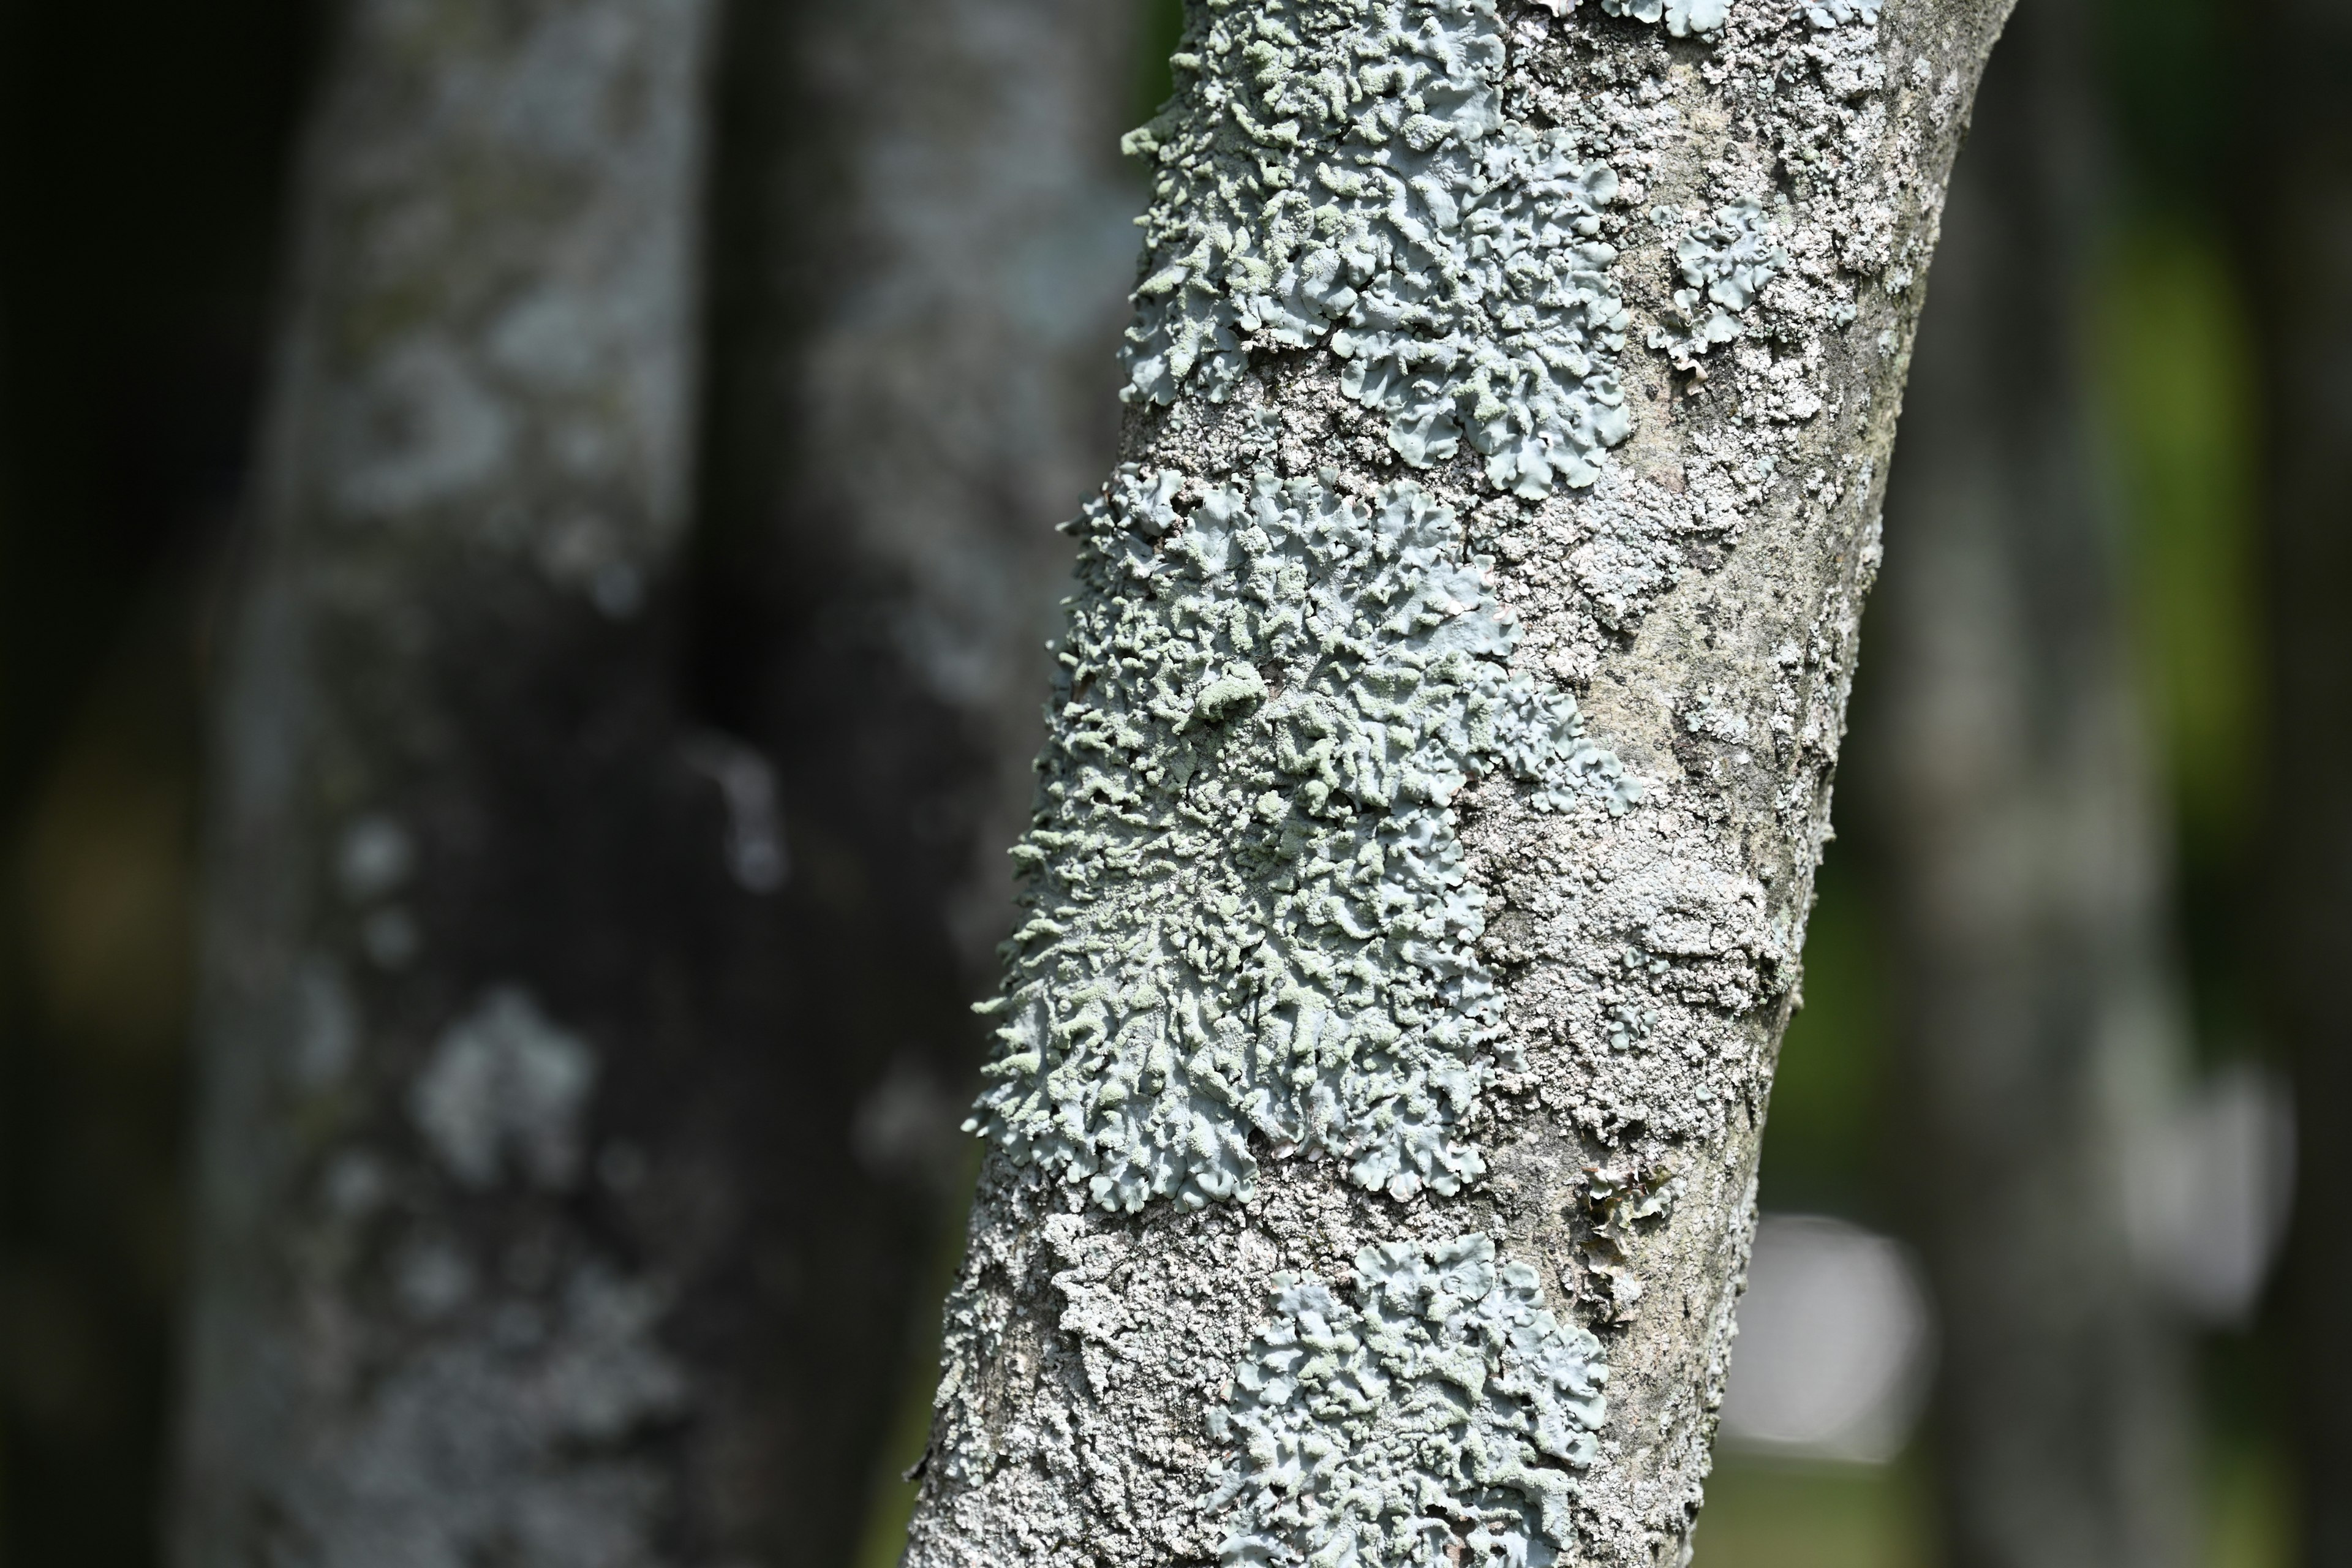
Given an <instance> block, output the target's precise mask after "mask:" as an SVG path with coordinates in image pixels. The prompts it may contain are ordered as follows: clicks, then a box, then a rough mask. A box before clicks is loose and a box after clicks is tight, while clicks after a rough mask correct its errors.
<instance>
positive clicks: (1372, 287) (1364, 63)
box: [908, 0, 2006, 1568]
mask: <svg viewBox="0 0 2352 1568" xmlns="http://www.w3.org/2000/svg"><path fill="white" fill-rule="evenodd" d="M2005 9H2006V7H2005V5H2000V4H1998V3H1992V0H1987V3H1967V0H1947V3H1938V0H1891V3H1889V4H1887V5H1885V6H1884V7H1883V8H1882V6H1881V5H1879V4H1877V3H1875V0H1819V3H1816V4H1810V5H1798V4H1787V3H1768V0H1735V3H1733V4H1731V5H1728V6H1725V5H1721V4H1717V3H1715V0H1603V4H1602V5H1600V6H1597V7H1586V8H1583V9H1581V10H1580V9H1577V8H1576V7H1574V6H1572V5H1568V4H1566V3H1565V0H1561V3H1559V4H1558V5H1547V6H1546V7H1544V8H1541V9H1538V8H1537V7H1535V6H1532V5H1521V4H1509V5H1497V4H1496V3H1495V0H1378V3H1375V4H1361V5H1360V4H1342V3H1339V0H1331V3H1328V4H1327V3H1322V0H1315V3H1300V4H1285V5H1275V4H1271V3H1249V0H1202V3H1199V4H1196V5H1193V6H1192V9H1191V12H1190V17H1189V27H1188V31H1187V34H1186V37H1185V41H1184V49H1183V52H1182V53H1181V54H1180V55H1179V56H1178V57H1177V63H1178V66H1179V76H1178V81H1179V91H1178V97H1177V100H1176V101H1175V103H1174V104H1173V105H1172V106H1171V110H1169V111H1168V112H1166V113H1164V114H1163V115H1162V116H1161V117H1160V119H1159V120H1157V121H1154V122H1153V123H1152V125H1151V126H1150V127H1149V128H1148V129H1147V130H1146V131H1144V132H1139V133H1138V135H1137V136H1136V137H1135V138H1134V145H1135V147H1136V149H1137V150H1138V151H1139V153H1143V154H1145V155H1147V156H1148V157H1149V158H1150V159H1151V161H1152V163H1153V165H1154V168H1155V173H1156V178H1157V186H1156V193H1157V194H1156V197H1155V202H1154V205H1153V208H1152V211H1151V214H1150V217H1149V219H1148V221H1147V227H1146V240H1147V257H1146V260H1145V263H1144V267H1143V268H1142V273H1141V276H1142V278H1143V282H1142V284H1141V285H1140V287H1139V293H1138V299H1139V305H1140V309H1139V316H1138V320H1137V324H1136V326H1135V327H1134V328H1133V329H1131V330H1130V331H1129V355H1128V359H1129V376H1130V379H1129V388H1128V390H1127V393H1126V394H1125V395H1126V397H1127V398H1128V400H1129V414H1128V419H1127V425H1126V428H1125V432H1124V437H1123V442H1122V456H1123V457H1124V458H1125V459H1126V461H1125V462H1124V463H1123V464H1122V466H1121V467H1120V468H1119V469H1118V473H1117V474H1116V475H1115V476H1114V477H1113V479H1112V480H1111V481H1110V483H1109V484H1108V485H1107V486H1106V487H1105V489H1104V491H1103V494H1102V497H1101V499H1099V500H1097V501H1096V502H1094V503H1092V504H1090V505H1089V507H1088V508H1087V511H1086V513H1085V514H1084V515H1083V516H1082V517H1081V518H1080V519H1079V520H1078V521H1076V523H1074V524H1072V525H1071V527H1072V531H1073V532H1074V533H1075V534H1076V537H1077V540H1078V543H1079V552H1080V556H1079V587H1078V592H1077V594H1076V597H1075V598H1074V599H1073V601H1072V602H1071V606H1070V610H1069V619H1068V623H1067V626H1066V631H1065V634H1064V636H1063V637H1062V638H1061V639H1060V642H1059V645H1058V652H1057V659H1058V666H1059V668H1058V669H1057V671H1056V674H1055V687H1054V694H1055V703H1054V709H1053V713H1054V725H1053V732H1052V735H1051V738H1050V740H1049V742H1048V745H1047V750H1046V753H1045V760H1044V762H1043V763H1041V769H1042V781H1043V782H1042V789H1041V794H1040V796H1039V801H1038V805H1037V808H1036V811H1035V814H1034V826H1032V828H1031V830H1030V832H1029V834H1028V836H1027V837H1026V838H1025V839H1024V843H1023V845H1022V847H1020V849H1019V850H1017V851H1016V854H1017V856H1018V858H1020V859H1022V860H1023V861H1024V863H1025V864H1026V865H1027V866H1028V867H1029V868H1031V881H1030V883H1029V886H1028V890H1027V892H1026V894H1025V900H1026V914H1027V921H1026V923H1025V924H1024V926H1023V927H1022V929H1021V930H1020V931H1018V932H1017V933H1016V934H1015V937H1014V939H1013V942H1012V944H1011V946H1010V947H1009V949H1008V968H1007V978H1006V986H1005V993H1004V995H1003V998H1002V999H1001V1000H1000V1001H998V1002H997V1003H995V1004H993V1005H992V1015H993V1016H994V1017H995V1018H996V1020H997V1021H998V1023H999V1025H1000V1034H1001V1036H1002V1039H1003V1044H1002V1047H1001V1049H1000V1051H999V1053H998V1056H997V1058H996V1059H995V1061H994V1062H993V1063H992V1066H991V1068H990V1075H991V1080H992V1081H991V1087H990V1088H989V1089H988V1090H987V1091H986V1093H985V1095H984V1096H983V1100H982V1109H981V1112H980V1115H979V1118H978V1121H979V1123H980V1125H981V1127H982V1131H984V1133H985V1134H986V1136H987V1137H988V1138H989V1140H990V1141H991V1142H992V1145H993V1147H992V1152H991V1154H990V1156H989V1158H988V1161H987V1163H986V1166H985V1169H984V1173H983V1177H982V1191H981V1196H980V1201H979V1205H978V1208H977V1210H976V1213H975V1215H974V1218H973V1221H972V1226H971V1237H970V1243H969V1253H968V1257H967V1259H966V1263H965V1266H964V1270H963V1274H962V1277H961V1280H960V1282H959V1284H958V1286H957V1288H956V1289H955V1292H954V1294H953V1296H952V1297H951V1299H950V1304H949V1309H948V1338H949V1349H948V1356H947V1370H946V1376H945V1380H944V1382H943V1383H942V1384H941V1387H940V1394H939V1414H938V1419H937V1423H936V1425H935V1427H934V1432H933V1438H932V1447H931V1450H930V1452H929V1456H928V1458H927V1459H926V1462H925V1485H924V1496H923V1500H922V1502H921V1504H920V1506H919V1511H918V1514H917V1518H916V1521H915V1523H914V1527H913V1531H912V1539H911V1545H910V1549H909V1553H908V1562H909V1563H912V1564H917V1565H920V1568H934V1565H941V1564H948V1563H959V1564H983V1563H984V1564H989V1565H990V1568H1003V1565H1007V1564H1017V1563H1037V1564H1044V1563H1057V1564H1058V1563H1071V1562H1091V1563H1097V1564H1104V1565H1110V1564H1122V1565H1123V1564H1142V1563H1179V1562H1186V1563H1190V1562H1202V1561H1206V1560H1209V1559H1212V1558H1216V1557H1220V1556H1222V1557H1223V1560H1224V1561H1227V1562H1231V1563H1242V1562H1267V1563H1295V1562H1302V1561H1305V1560H1307V1559H1309V1558H1314V1559H1316V1560H1318V1561H1330V1562H1345V1561H1353V1560H1356V1558H1358V1557H1360V1558H1362V1559H1365V1560H1370V1561H1382V1562H1396V1561H1413V1562H1426V1563H1458V1562H1465V1561H1490V1560H1503V1561H1513V1562H1517V1561H1527V1562H1549V1561H1553V1560H1555V1558H1557V1559H1558V1560H1560V1561H1573V1562H1578V1563H1605V1564H1612V1565H1613V1564H1634V1563H1640V1564H1653V1563H1676V1562H1679V1561H1682V1560H1684V1558H1685V1555H1686V1553H1687V1551H1688V1542H1689V1537H1690V1530H1691V1526H1692V1522H1693V1520H1694V1518H1695V1516H1696V1509H1697V1505H1698V1500H1699V1492H1700V1483H1701V1480H1702V1479H1703V1477H1704V1475H1705V1473H1706V1467H1707V1448H1708V1443H1709V1440H1710V1438H1711V1436H1712V1430H1713V1426H1714V1415H1713V1412H1714V1409H1715V1407H1716V1405H1717V1401H1718V1399H1719V1396H1720V1389H1721V1383H1722V1373H1723V1368H1724V1365H1725V1363H1726V1361H1727V1356H1728V1353H1729V1348H1730V1338H1731V1325H1732V1306H1733V1301H1734V1298H1735V1296H1736V1293H1737V1282H1738V1278H1739V1274H1740V1266H1741V1260H1742V1258H1743V1256H1744V1254H1745V1250H1746V1247H1747V1244H1748V1236H1749V1232H1750V1227H1751V1223H1752V1193H1753V1190H1754V1175H1755V1159H1756V1151H1757V1145H1758V1141H1759V1136H1760V1133H1761V1128H1762V1121H1763V1110H1764V1100H1765V1097H1766V1094H1767V1091H1768V1089H1769V1079H1770V1070H1771V1063H1772V1059H1773V1055H1774V1052H1775V1050H1776V1048H1777V1045H1778V1041H1779V1038H1780V1032H1781V1028H1782V1026H1783V1025H1784V1024H1785V1022H1786V1019H1787V1016H1788V1013H1789V1010H1790V1006H1791V1005H1793V1001H1794V990H1795V981H1796V967H1797V946H1798V942H1799V941H1800V937H1801V931H1802V926H1803V920H1804V915H1805V911H1806V909H1807V907H1808V904H1809V901H1810V898H1811V883H1812V872H1813V868H1814V867H1815V865H1816V863H1817V860H1818V857H1819V851H1820V845H1821V840H1822V835H1823V832H1824V830H1825V826H1826V821H1827V813H1828V796H1829V774H1830V770H1831V767H1832V763H1833V761H1834V756H1835V751H1836V746H1837V742H1838V738H1839V733H1840V727H1841V722H1842V716H1843V705H1844V699H1845V693H1846V689H1847V686H1848V683H1849V680H1850V677H1851V670H1852V660H1853V634H1854V623H1855V617H1856V615H1857V614H1858V611H1859V608H1860V601H1861V595H1862V593H1863V591H1864V586H1865V585H1866V584H1867V582H1868V580H1869V578H1870V575H1871V574H1872V572H1873V570H1874V567H1875V565H1876V563H1877V559H1878V550H1877V531H1876V526H1875V523H1876V516H1877V505H1878V500H1879V494H1880V477H1881V476H1882V475H1883V474H1884V472H1885V464H1886V458H1887V453H1888V448H1889V447H1890V445H1891V442H1892V438H1893V434H1894V422H1895V406H1896V403H1897V400H1898V396H1899V393H1900V387H1901V380H1902V372H1903V368H1904V365H1905V363H1906V361H1907V358H1908V353H1909V343H1910V334H1911V329H1912V325H1913V323H1914V321H1915V320H1916V312H1917V309H1918V301H1919V299H1920V293H1921V289H1920V279H1921V277H1922V276H1923V274H1924V272H1925V269H1926V264H1927V256H1928V253H1929V251H1930V250H1931V249H1932V247H1933V242H1934V237H1935V228H1936V222H1937V214H1938V211H1939V209H1940V206H1941V194H1942V186H1943V180H1944V176H1945V174H1946V172H1947V170H1948V167H1949V160H1950V158H1951V155H1952V153H1953V150H1954V148H1955V147H1956V146H1957V143H1958V139H1959V136H1960V133H1961V130H1962V126H1963V123H1964V121H1965V117H1966V114H1967V110H1968V105H1969V97H1970V94H1971V92H1972V90H1973V88H1974V85H1975V79H1976V75H1977V72H1978V70H1979V68H1980V66H1981V63H1982V61H1983V58H1984V57H1985V54H1986V52H1987V50H1988V49H1989V48H1990V44H1991V41H1992V38H1993V36H1994V34H1995V32H1996V31H1997V29H1998V26H1999V24H2000V19H2001V16H2002V14H2003V12H2004V11H2005ZM1318 1554H1320V1555H1318ZM1465 1554H1466V1555H1465ZM1498 1554H1499V1555H1498Z"/></svg>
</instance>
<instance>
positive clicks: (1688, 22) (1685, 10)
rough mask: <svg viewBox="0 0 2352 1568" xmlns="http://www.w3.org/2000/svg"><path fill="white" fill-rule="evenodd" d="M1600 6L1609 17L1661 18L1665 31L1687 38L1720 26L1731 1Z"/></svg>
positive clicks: (1636, 0)
mask: <svg viewBox="0 0 2352 1568" xmlns="http://www.w3.org/2000/svg"><path fill="white" fill-rule="evenodd" d="M1572 3H1573V0H1571V4H1572ZM1601 10H1603V11H1605V12H1607V13H1608V14H1609V15H1610V16H1631V17H1633V19H1634V20H1635V21H1637V22H1660V21H1663V22H1664V23H1665V25H1666V31H1667V32H1668V33H1670V34H1672V35H1673V36H1674V37H1677V38H1686V37H1690V36H1691V35H1692V34H1693V33H1712V32H1714V31H1715V30H1716V29H1717V27H1720V26H1723V18H1724V17H1725V16H1727V15H1728V14H1729V12H1730V10H1731V0H1601Z"/></svg>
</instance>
